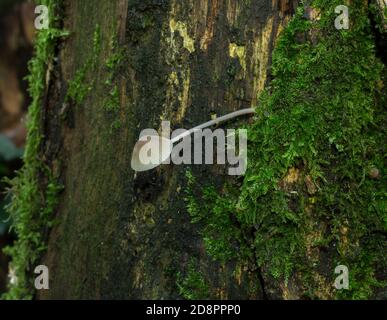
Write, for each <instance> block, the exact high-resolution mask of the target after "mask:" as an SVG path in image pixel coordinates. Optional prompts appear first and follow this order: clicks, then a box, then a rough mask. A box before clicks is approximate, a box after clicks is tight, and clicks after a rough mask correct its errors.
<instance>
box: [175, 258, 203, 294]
mask: <svg viewBox="0 0 387 320" xmlns="http://www.w3.org/2000/svg"><path fill="white" fill-rule="evenodd" d="M176 284H177V287H178V289H179V293H180V295H181V296H183V297H184V298H185V299H187V300H201V299H208V298H209V297H210V288H209V286H208V285H207V283H206V281H205V279H204V277H203V274H202V273H201V272H200V271H198V266H197V262H196V261H195V260H194V259H191V260H190V262H189V264H188V270H187V274H186V275H185V277H183V276H182V275H181V273H178V275H177V281H176Z"/></svg>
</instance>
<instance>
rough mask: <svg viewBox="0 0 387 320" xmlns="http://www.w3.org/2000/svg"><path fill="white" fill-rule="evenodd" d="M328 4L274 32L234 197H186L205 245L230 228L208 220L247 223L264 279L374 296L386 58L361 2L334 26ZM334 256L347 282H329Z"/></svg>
mask: <svg viewBox="0 0 387 320" xmlns="http://www.w3.org/2000/svg"><path fill="white" fill-rule="evenodd" d="M338 5H341V1H336V0H315V1H312V5H311V7H309V8H308V10H309V12H312V13H313V16H314V18H313V19H308V18H307V17H308V16H309V15H307V14H306V12H305V10H304V7H302V6H300V8H299V9H298V11H297V14H296V15H295V17H294V18H293V19H292V21H291V22H290V23H289V25H288V27H287V28H286V29H285V30H284V31H283V32H282V35H281V36H280V38H279V41H278V43H277V45H276V48H275V50H274V53H273V62H272V74H273V78H274V80H273V81H272V82H271V83H270V85H269V87H268V88H267V89H266V90H265V92H264V93H263V94H262V95H261V97H260V105H259V107H258V108H257V116H256V121H255V123H254V124H253V125H252V126H250V127H249V129H248V131H249V155H248V156H249V158H248V170H247V172H246V176H245V177H244V180H243V184H242V186H241V188H240V192H239V194H238V195H237V196H235V195H233V193H230V192H227V191H225V190H222V192H221V193H218V194H215V195H214V196H212V197H211V199H210V201H209V203H210V205H209V206H206V205H202V204H199V203H198V202H197V201H196V202H195V201H194V198H190V199H189V203H190V205H189V211H190V213H191V215H192V216H193V218H194V220H193V221H194V222H196V221H198V220H200V221H201V222H202V223H203V224H204V229H203V230H204V233H205V234H204V238H205V239H206V238H207V240H205V243H206V245H207V249H208V252H209V253H211V252H212V250H211V246H208V244H209V243H213V242H217V246H221V245H224V246H226V247H228V246H229V245H230V241H229V239H228V238H229V237H230V233H227V234H223V235H222V234H219V236H218V237H214V233H213V232H212V231H211V230H218V231H217V232H218V233H222V232H228V230H229V228H226V230H224V228H223V225H224V223H225V222H224V220H223V221H220V220H221V219H220V220H213V217H215V216H218V217H222V216H223V217H227V219H230V214H231V215H232V218H231V219H233V220H232V221H233V225H234V226H237V227H238V228H239V229H240V230H250V232H248V233H247V234H250V237H249V239H247V243H251V244H253V245H252V246H251V247H249V248H250V250H251V253H250V255H248V256H251V254H253V255H254V257H255V263H256V264H257V266H258V267H259V268H261V269H262V270H263V271H264V275H265V278H266V279H273V281H278V282H283V283H284V284H285V287H286V286H287V283H288V281H290V280H292V281H296V283H297V284H298V286H299V288H300V290H299V291H300V292H301V295H302V296H303V297H308V298H332V297H336V298H344V299H365V298H370V297H383V296H384V297H385V289H384V288H385V286H386V280H385V276H386V275H385V270H386V268H387V261H386V257H385V254H384V253H385V248H386V221H387V214H386V205H385V200H384V197H385V185H386V184H385V169H384V162H383V161H384V157H383V154H384V151H383V147H384V146H383V141H385V139H386V133H385V128H384V126H383V123H385V121H386V119H385V115H384V112H383V106H384V105H385V102H386V98H385V89H384V86H385V84H384V75H385V66H384V65H383V64H382V63H381V62H380V61H379V60H378V59H377V58H376V55H375V46H374V38H373V34H372V33H373V31H372V29H371V23H370V19H369V14H370V12H369V8H368V6H367V5H366V4H365V3H364V1H360V0H356V1H352V2H351V5H349V11H350V28H349V29H348V30H337V29H336V28H335V24H334V21H335V19H336V18H337V14H336V13H335V8H336V6H338ZM219 198H221V199H227V200H223V202H224V203H227V205H226V206H224V207H225V208H226V210H220V211H219V206H218V205H216V203H217V202H216V201H214V200H216V199H219ZM192 208H194V210H193V209H192ZM198 216H199V217H200V219H198ZM233 228H234V227H233ZM207 231H210V232H207ZM232 234H233V235H234V236H236V237H235V239H234V240H236V241H237V242H238V243H240V244H241V246H242V245H244V243H246V238H240V237H239V236H238V232H233V233H232ZM208 239H210V240H208ZM240 239H242V240H243V241H240ZM219 240H220V242H221V243H223V244H221V243H219ZM225 252H227V250H226V251H225ZM215 256H216V255H215ZM339 264H343V265H346V266H347V267H348V268H349V290H334V289H333V282H334V279H335V277H336V276H337V275H335V274H334V268H335V266H336V265H339Z"/></svg>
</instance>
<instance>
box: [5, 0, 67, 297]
mask: <svg viewBox="0 0 387 320" xmlns="http://www.w3.org/2000/svg"><path fill="white" fill-rule="evenodd" d="M41 4H42V5H46V6H47V7H48V8H49V12H50V18H51V19H50V20H51V21H50V28H49V29H47V30H41V31H39V33H38V37H37V40H36V43H35V51H36V52H35V57H34V58H33V59H32V60H31V62H30V64H29V70H30V75H29V76H28V82H29V93H30V95H31V97H32V104H31V106H30V108H29V112H28V121H27V128H28V134H27V144H26V147H25V152H24V157H23V160H24V166H23V168H22V169H21V170H20V171H19V172H18V174H17V176H16V178H14V179H13V180H12V181H9V184H10V193H11V195H12V202H11V204H10V205H9V206H8V207H7V211H8V213H9V215H10V217H11V218H12V228H13V230H14V231H15V233H16V235H17V240H16V242H15V243H14V245H13V246H12V247H8V248H6V249H5V252H6V253H7V254H9V255H10V256H11V258H12V262H11V264H10V268H11V272H12V274H14V279H13V283H11V284H10V286H9V292H8V293H6V294H5V295H4V297H3V298H5V299H31V298H32V297H33V277H32V272H33V270H34V268H35V267H36V263H37V262H38V261H39V258H40V257H41V255H42V253H43V252H44V251H45V250H46V243H45V240H46V239H45V238H46V232H47V230H48V229H49V228H50V227H51V226H52V224H53V219H52V212H53V210H54V208H55V206H56V204H57V196H58V193H59V192H60V190H61V189H62V187H61V186H59V185H58V184H57V182H56V179H55V177H54V176H53V175H52V174H51V171H50V169H49V167H48V166H47V164H46V163H44V161H43V160H42V159H41V157H40V151H41V142H42V139H43V130H42V123H41V119H42V118H41V112H42V100H43V97H44V94H45V88H46V79H47V78H46V76H47V69H48V66H49V64H51V63H52V59H53V57H54V51H55V45H56V42H57V40H58V39H59V38H61V37H64V36H66V35H67V33H66V32H64V31H62V30H59V29H57V28H56V27H55V25H56V24H57V23H58V20H57V19H55V18H53V13H54V12H55V10H56V8H57V6H58V1H53V0H43V1H41Z"/></svg>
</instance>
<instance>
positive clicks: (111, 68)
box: [103, 36, 125, 132]
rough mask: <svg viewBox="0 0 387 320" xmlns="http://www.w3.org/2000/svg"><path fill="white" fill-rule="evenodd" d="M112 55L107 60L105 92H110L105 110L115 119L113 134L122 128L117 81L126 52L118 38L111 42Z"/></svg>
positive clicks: (112, 127)
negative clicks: (119, 44)
mask: <svg viewBox="0 0 387 320" xmlns="http://www.w3.org/2000/svg"><path fill="white" fill-rule="evenodd" d="M110 47H111V52H112V53H111V55H110V56H109V58H108V59H107V60H106V68H107V70H108V78H107V80H106V81H105V88H104V90H105V91H106V92H108V94H107V98H106V99H105V100H104V102H103V108H104V110H105V112H106V113H107V115H108V116H109V117H110V118H112V119H113V121H112V124H111V127H110V128H111V132H114V131H116V130H118V129H119V128H120V127H121V121H120V119H119V112H120V95H119V88H118V85H117V81H116V79H117V78H118V77H119V76H118V72H119V71H120V68H121V66H122V63H123V61H124V57H125V52H124V49H123V48H120V47H119V46H118V41H117V36H113V37H112V39H111V41H110Z"/></svg>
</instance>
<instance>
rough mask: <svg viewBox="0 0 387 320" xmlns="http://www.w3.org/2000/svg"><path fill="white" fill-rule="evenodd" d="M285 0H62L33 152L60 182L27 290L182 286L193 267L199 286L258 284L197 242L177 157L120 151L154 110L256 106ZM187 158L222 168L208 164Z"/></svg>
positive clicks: (188, 121) (147, 290)
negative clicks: (41, 276)
mask: <svg viewBox="0 0 387 320" xmlns="http://www.w3.org/2000/svg"><path fill="white" fill-rule="evenodd" d="M295 2H296V1H290V0H289V1H288V0H286V1H279V0H253V1H244V0H186V1H178V0H145V1H144V0H116V1H102V0H98V1H91V0H90V1H84V0H82V1H80V0H67V1H64V4H63V7H62V11H63V12H62V15H63V27H64V29H66V30H69V31H70V32H71V35H70V36H69V37H68V38H67V39H66V40H65V41H64V42H63V43H62V44H61V46H60V47H59V52H58V61H57V64H56V65H55V66H54V67H53V68H52V71H51V76H50V85H49V90H48V93H47V94H48V99H47V101H48V102H47V105H46V108H45V111H44V121H45V141H44V153H45V157H46V159H47V161H48V162H50V163H51V164H52V168H53V170H54V173H56V174H58V173H59V175H60V179H61V182H62V183H63V185H64V186H65V189H64V191H63V193H62V194H61V196H60V203H59V206H58V208H57V210H56V213H55V217H56V225H55V227H54V228H53V229H52V231H51V232H50V235H49V242H48V251H47V254H46V255H45V257H44V259H43V261H42V263H43V264H46V265H47V266H48V267H49V270H50V290H47V291H40V292H39V293H38V298H41V299H54V298H55V299H61V298H71V299H76V298H83V299H89V298H117V299H128V298H129V299H130V298H135V299H146V298H147V299H161V298H162V299H175V298H181V297H183V296H184V295H182V289H181V288H180V287H179V279H182V278H184V277H185V276H186V275H187V273H189V272H190V268H191V269H192V268H194V269H195V271H198V272H200V274H202V275H203V277H204V279H205V281H206V283H207V284H206V292H207V294H206V297H208V298H222V299H262V298H264V297H265V292H264V285H263V281H262V277H261V276H260V274H259V270H257V269H254V268H250V266H249V265H240V264H239V263H238V262H237V261H234V262H232V261H231V262H228V263H226V264H222V263H219V262H215V261H213V260H212V259H211V258H210V257H208V255H207V254H206V252H205V250H204V247H203V240H202V237H201V236H200V234H199V231H200V227H199V226H198V225H194V224H191V223H190V216H189V214H188V213H187V210H186V204H185V202H184V198H185V192H184V190H185V186H186V178H185V171H186V169H187V166H174V165H168V166H166V165H165V166H161V167H159V168H157V169H154V170H152V171H150V172H148V173H141V174H135V173H134V171H133V170H131V167H130V162H131V156H132V149H133V146H134V144H135V143H136V141H137V139H138V137H139V133H140V131H141V130H143V129H145V128H154V129H156V130H159V129H160V126H161V120H170V121H171V125H172V128H191V127H193V126H194V125H196V124H200V123H202V122H205V121H207V120H209V119H210V118H211V116H212V115H213V114H216V115H218V116H219V115H223V114H226V113H228V112H231V111H235V110H239V109H242V108H248V107H255V106H256V105H257V103H258V101H257V97H258V95H259V94H260V92H262V90H263V88H264V87H265V84H266V82H267V80H268V78H269V76H270V63H271V53H272V50H273V47H274V44H275V41H276V38H277V37H278V35H279V33H280V31H281V30H282V28H283V27H284V25H285V24H286V23H287V21H288V20H289V18H290V17H291V15H292V14H293V13H294V9H295V8H294V7H295ZM99 37H100V41H99V39H98V38H99ZM99 42H100V43H99ZM99 45H100V50H98V46H99ZM85 84H87V85H86V86H85ZM74 87H76V88H78V89H77V90H78V91H77V92H76V93H74V94H73V95H70V97H71V98H70V99H69V98H68V97H69V94H68V91H69V90H71V88H74ZM79 88H81V89H83V90H79ZM116 89H117V90H116ZM82 92H83V93H84V95H82V94H81V93H82ZM80 95H81V97H80ZM194 170H195V173H196V174H197V175H198V176H199V177H200V179H201V181H202V182H203V183H206V182H209V183H213V182H214V181H217V180H219V179H220V180H222V179H223V180H224V179H225V175H224V174H222V168H219V167H217V166H200V167H198V168H196V167H195V169H194ZM216 176H219V178H215V177H216ZM192 259H194V262H192V261H193V260H192ZM235 270H236V271H235ZM234 271H235V272H234ZM196 297H197V296H196ZM199 297H201V296H200V295H199Z"/></svg>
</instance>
